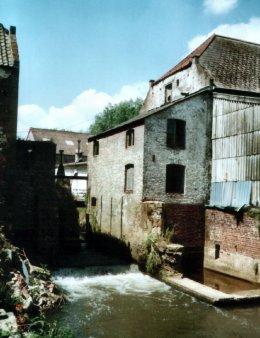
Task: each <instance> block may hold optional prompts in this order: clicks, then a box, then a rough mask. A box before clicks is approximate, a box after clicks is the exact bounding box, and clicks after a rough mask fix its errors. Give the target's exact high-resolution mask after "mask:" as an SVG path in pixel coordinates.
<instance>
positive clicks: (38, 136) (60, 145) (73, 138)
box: [27, 128, 89, 156]
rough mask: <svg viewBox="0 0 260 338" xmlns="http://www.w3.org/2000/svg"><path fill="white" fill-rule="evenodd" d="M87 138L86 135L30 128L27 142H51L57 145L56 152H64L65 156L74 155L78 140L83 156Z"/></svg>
mask: <svg viewBox="0 0 260 338" xmlns="http://www.w3.org/2000/svg"><path fill="white" fill-rule="evenodd" d="M88 138H89V134H87V133H77V132H72V131H63V130H52V129H41V128H30V130H29V133H28V136H27V140H33V141H52V142H53V143H55V144H56V145H57V147H56V152H57V153H58V152H59V151H60V150H64V154H66V155H75V151H76V150H77V149H78V140H80V141H81V142H80V149H81V151H83V155H85V156H86V155H87V153H88V144H87V143H88Z"/></svg>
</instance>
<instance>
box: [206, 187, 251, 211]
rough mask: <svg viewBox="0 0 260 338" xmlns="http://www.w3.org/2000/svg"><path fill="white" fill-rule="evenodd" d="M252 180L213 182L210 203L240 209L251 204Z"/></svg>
mask: <svg viewBox="0 0 260 338" xmlns="http://www.w3.org/2000/svg"><path fill="white" fill-rule="evenodd" d="M250 196H251V182H249V181H243V182H219V183H212V186H211V194H210V205H211V206H218V207H233V208H235V209H240V208H242V207H243V206H244V205H249V204H250Z"/></svg>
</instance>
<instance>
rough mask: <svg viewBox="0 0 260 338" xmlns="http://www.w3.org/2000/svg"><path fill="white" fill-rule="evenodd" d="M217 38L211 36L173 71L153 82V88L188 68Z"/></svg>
mask: <svg viewBox="0 0 260 338" xmlns="http://www.w3.org/2000/svg"><path fill="white" fill-rule="evenodd" d="M214 38H215V34H213V35H211V36H210V37H209V38H208V39H207V40H206V41H204V42H203V43H202V44H201V45H200V46H199V47H197V48H196V49H195V50H194V51H193V52H191V53H190V54H189V55H187V56H186V57H185V58H184V59H182V60H181V61H180V62H179V63H177V65H176V66H174V67H173V68H172V69H170V70H169V71H168V72H167V73H165V74H164V75H163V76H161V77H160V78H159V79H158V80H156V81H154V82H153V86H154V85H156V84H157V83H159V82H161V81H163V80H165V79H166V78H167V77H169V76H171V75H174V74H176V73H178V72H180V71H181V70H183V69H185V68H188V67H189V66H190V65H191V64H192V59H193V58H194V57H196V56H197V57H198V56H200V55H201V54H202V53H203V52H204V51H205V50H206V48H207V47H208V46H209V44H210V43H211V42H212V40H213V39H214Z"/></svg>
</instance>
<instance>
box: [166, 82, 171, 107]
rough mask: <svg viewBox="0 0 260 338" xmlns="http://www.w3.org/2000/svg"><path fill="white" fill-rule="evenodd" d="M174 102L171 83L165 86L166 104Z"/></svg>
mask: <svg viewBox="0 0 260 338" xmlns="http://www.w3.org/2000/svg"><path fill="white" fill-rule="evenodd" d="M171 100H172V84H171V83H169V84H167V86H165V103H168V102H171Z"/></svg>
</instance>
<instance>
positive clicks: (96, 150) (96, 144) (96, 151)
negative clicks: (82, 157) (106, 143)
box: [93, 140, 99, 156]
mask: <svg viewBox="0 0 260 338" xmlns="http://www.w3.org/2000/svg"><path fill="white" fill-rule="evenodd" d="M97 155H99V141H98V140H94V142H93V156H97Z"/></svg>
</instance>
